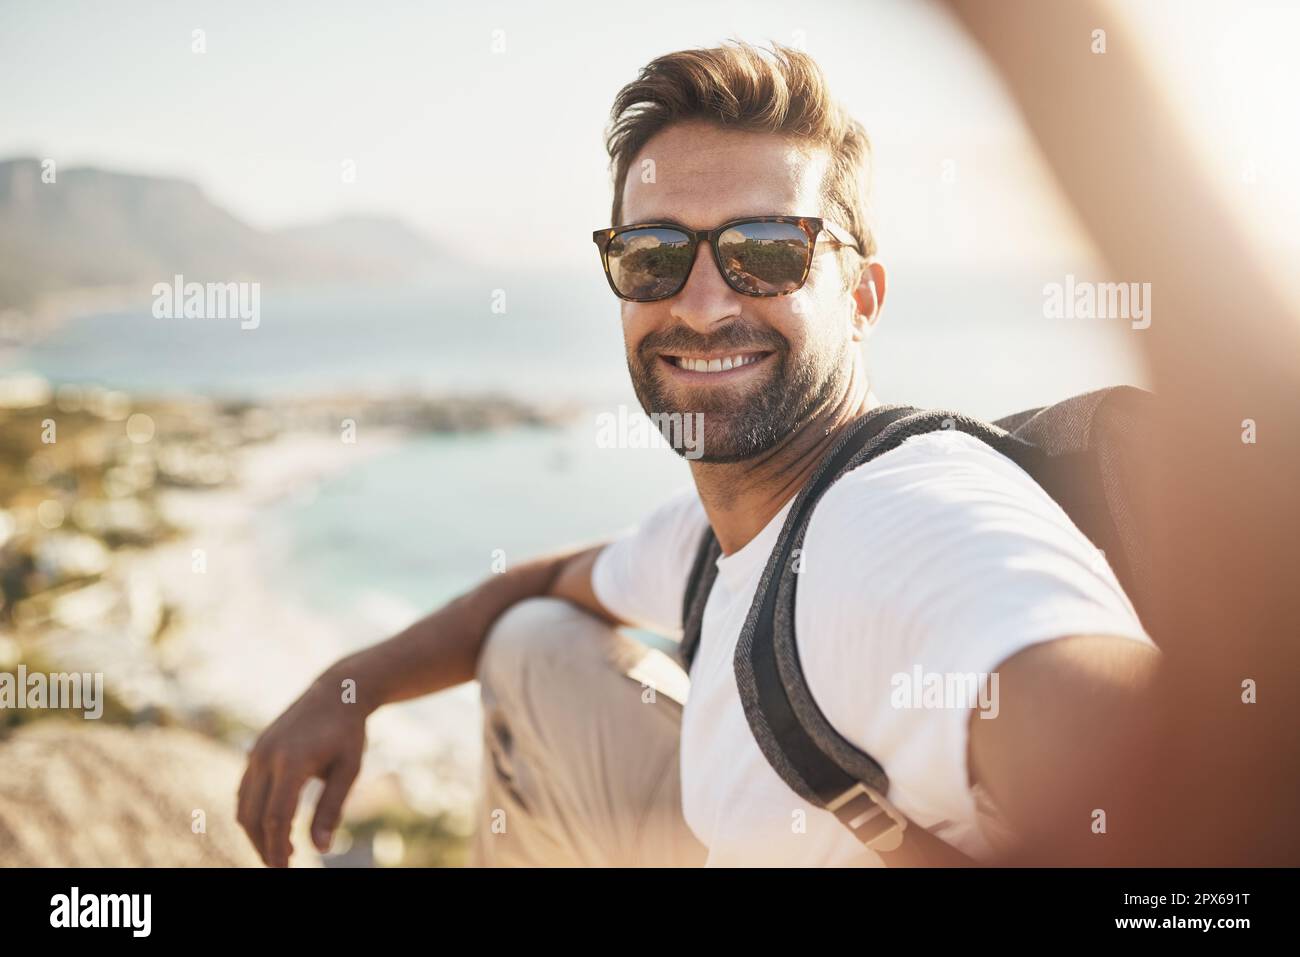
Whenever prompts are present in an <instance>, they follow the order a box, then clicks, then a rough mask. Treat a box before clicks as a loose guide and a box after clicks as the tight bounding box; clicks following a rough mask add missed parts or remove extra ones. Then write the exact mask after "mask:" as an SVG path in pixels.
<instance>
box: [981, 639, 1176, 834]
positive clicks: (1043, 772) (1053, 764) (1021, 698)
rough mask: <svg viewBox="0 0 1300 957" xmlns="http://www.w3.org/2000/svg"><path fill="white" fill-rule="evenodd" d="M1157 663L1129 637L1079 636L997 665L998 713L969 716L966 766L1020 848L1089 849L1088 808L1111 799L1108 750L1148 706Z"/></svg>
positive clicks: (1111, 753)
mask: <svg viewBox="0 0 1300 957" xmlns="http://www.w3.org/2000/svg"><path fill="white" fill-rule="evenodd" d="M1159 663H1160V653H1159V652H1158V651H1156V649H1155V648H1153V647H1151V646H1150V645H1147V644H1143V643H1141V642H1138V641H1134V640H1132V639H1130V638H1120V637H1110V636H1103V635H1077V636H1074V637H1070V638H1061V639H1058V640H1055V641H1048V642H1043V643H1041V644H1037V645H1033V646H1031V647H1029V648H1026V649H1024V650H1023V651H1020V652H1018V653H1016V654H1015V655H1013V656H1012V657H1011V658H1009V659H1008V660H1006V661H1004V662H1003V663H1002V664H1001V665H999V666H998V668H997V669H996V670H997V673H998V677H999V695H998V697H999V701H998V709H997V712H996V717H994V718H992V719H986V718H982V717H980V714H979V713H978V712H973V713H972V715H971V718H970V738H969V770H970V775H971V778H972V779H973V780H974V781H977V782H979V783H981V784H983V786H984V787H985V789H986V790H987V791H988V793H989V795H990V796H991V797H992V798H993V801H994V803H995V804H996V805H997V806H998V808H999V810H1000V811H1001V812H1002V814H1003V815H1004V817H1005V820H1006V823H1007V824H1008V825H1009V826H1010V827H1011V828H1012V830H1013V831H1014V832H1015V834H1016V836H1017V838H1018V839H1019V840H1020V841H1021V842H1022V843H1023V844H1024V845H1025V846H1033V845H1034V844H1035V843H1036V842H1038V841H1040V840H1042V839H1045V838H1048V839H1051V840H1052V841H1053V843H1054V844H1055V845H1059V844H1060V843H1061V842H1062V841H1063V840H1064V841H1068V842H1069V843H1070V844H1075V845H1078V846H1081V847H1086V846H1089V843H1088V839H1089V838H1092V837H1093V836H1094V834H1095V833H1098V832H1094V831H1093V830H1092V826H1093V825H1094V823H1095V821H1096V817H1095V812H1096V811H1098V810H1101V811H1105V810H1106V809H1107V806H1108V805H1109V804H1112V803H1113V802H1111V801H1110V800H1108V798H1109V797H1110V796H1111V795H1113V794H1114V789H1115V787H1116V785H1117V782H1115V781H1114V780H1113V777H1112V775H1113V772H1112V770H1111V768H1112V767H1113V761H1114V757H1115V750H1116V749H1118V748H1122V747H1123V746H1124V745H1125V744H1126V743H1127V741H1128V740H1129V739H1130V738H1131V735H1132V729H1133V728H1134V727H1136V726H1137V724H1138V721H1139V718H1140V716H1141V715H1142V714H1143V713H1144V712H1146V711H1148V710H1150V708H1151V697H1152V694H1153V687H1152V685H1153V682H1154V680H1155V677H1156V670H1157V667H1158V666H1159ZM1080 780H1082V781H1085V782H1088V786H1087V787H1086V788H1085V789H1082V790H1081V789H1079V788H1078V787H1076V786H1075V785H1076V784H1077V782H1078V781H1080ZM1119 783H1120V784H1122V782H1119ZM1071 835H1077V837H1075V838H1074V839H1071ZM1093 843H1094V844H1095V843H1096V842H1095V841H1093Z"/></svg>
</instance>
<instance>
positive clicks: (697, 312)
mask: <svg viewBox="0 0 1300 957" xmlns="http://www.w3.org/2000/svg"><path fill="white" fill-rule="evenodd" d="M740 299H741V297H740V293H738V292H736V291H735V290H734V289H732V288H731V287H730V286H728V285H727V281H726V280H725V279H723V278H722V273H720V272H719V271H718V263H717V260H716V259H714V257H713V249H712V248H711V247H710V246H709V244H708V243H700V245H699V247H698V248H697V249H696V250H695V263H694V265H693V266H692V267H691V274H690V276H688V277H687V279H686V285H685V286H683V287H682V289H681V291H680V292H679V293H677V295H675V296H673V297H672V299H670V300H669V301H668V302H669V311H670V312H671V314H672V316H673V318H674V319H677V320H678V321H679V322H682V323H684V324H685V325H687V326H690V327H691V328H692V329H694V330H695V331H696V332H699V333H703V334H707V333H709V332H711V331H712V330H713V327H714V326H716V325H717V324H718V323H720V322H725V321H726V320H728V319H732V318H735V317H736V316H739V315H740V308H741V302H740Z"/></svg>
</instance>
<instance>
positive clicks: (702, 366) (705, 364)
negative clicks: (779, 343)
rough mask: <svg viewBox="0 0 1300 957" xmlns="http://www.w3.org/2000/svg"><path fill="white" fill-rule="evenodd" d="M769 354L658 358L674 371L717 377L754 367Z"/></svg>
mask: <svg viewBox="0 0 1300 957" xmlns="http://www.w3.org/2000/svg"><path fill="white" fill-rule="evenodd" d="M771 354H772V353H770V352H736V353H732V354H730V355H714V356H670V355H663V354H660V356H659V358H660V359H662V360H663V361H664V362H666V363H667V364H668V365H670V366H672V367H673V368H674V369H680V370H682V371H684V372H692V373H703V374H705V375H719V374H721V373H725V372H734V371H736V370H737V369H744V368H746V367H747V366H752V365H756V364H757V363H759V362H761V361H763V360H764V359H766V358H767V357H768V356H770V355H771Z"/></svg>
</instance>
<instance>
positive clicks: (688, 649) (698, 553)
mask: <svg viewBox="0 0 1300 957" xmlns="http://www.w3.org/2000/svg"><path fill="white" fill-rule="evenodd" d="M915 411H916V410H915V409H914V408H913V407H912V406H907V405H889V406H878V407H877V408H875V409H873V410H871V411H870V412H868V413H867V414H866V415H865V416H863V417H862V418H861V419H859V420H858V421H857V422H856V423H854V427H855V428H857V429H859V430H862V431H863V432H864V433H865V434H864V435H863V438H864V439H865V438H869V437H870V436H874V435H877V434H879V433H880V432H882V431H884V429H885V428H887V427H888V426H889V425H890V424H891V423H893V422H894V421H896V420H897V419H899V418H901V417H902V416H904V415H906V414H908V413H911V412H915ZM721 557H722V546H721V545H719V544H718V539H717V536H716V535H714V534H713V529H712V528H710V527H709V526H708V525H705V526H704V531H703V532H702V533H701V534H700V540H699V544H698V545H696V547H695V558H694V560H693V561H692V562H691V569H690V572H689V573H688V574H687V576H686V591H685V593H684V594H683V596H682V640H681V643H680V644H679V645H678V648H677V655H678V658H679V659H680V660H681V664H682V667H683V668H684V669H685V670H686V672H687V673H688V674H689V673H690V670H691V662H693V661H694V660H695V653H696V651H698V650H699V646H700V636H701V631H702V629H703V624H704V606H705V605H707V604H708V601H709V592H710V591H712V590H713V581H714V579H716V578H717V577H718V565H717V562H718V559H719V558H721Z"/></svg>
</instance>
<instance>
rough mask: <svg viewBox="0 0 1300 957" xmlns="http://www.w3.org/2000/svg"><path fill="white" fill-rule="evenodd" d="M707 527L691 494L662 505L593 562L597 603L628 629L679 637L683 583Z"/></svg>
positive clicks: (693, 494) (697, 503) (696, 500)
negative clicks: (624, 623)
mask: <svg viewBox="0 0 1300 957" xmlns="http://www.w3.org/2000/svg"><path fill="white" fill-rule="evenodd" d="M707 524H708V519H707V518H706V516H705V514H704V506H703V505H702V504H701V503H700V499H699V496H698V494H696V492H695V490H694V489H690V490H687V491H684V492H682V493H680V494H679V495H677V496H675V497H674V498H672V499H670V500H669V501H667V502H665V503H664V504H663V505H661V506H660V507H659V508H658V509H656V510H655V511H654V512H652V513H651V514H650V515H649V516H648V517H647V518H646V520H645V521H643V522H642V523H641V524H640V525H639V526H638V527H637V528H635V529H632V530H630V531H628V532H627V533H625V534H623V535H621V536H620V537H618V538H617V539H615V540H614V541H613V542H611V543H610V544H609V545H607V546H605V548H604V549H602V550H601V553H600V554H599V555H598V556H597V557H596V563H595V565H594V566H593V568H592V573H591V585H592V590H593V591H594V592H595V593H596V598H597V600H598V601H600V603H601V604H602V605H604V606H605V608H607V609H608V610H609V611H611V612H612V613H613V614H615V615H616V616H618V617H619V618H620V619H622V620H623V621H625V622H627V623H628V624H631V625H635V626H636V627H638V628H644V629H646V630H647V631H653V632H655V633H657V634H661V635H665V636H667V637H669V638H680V637H681V633H682V620H681V618H682V600H683V598H684V597H685V593H686V578H687V576H688V575H689V574H690V569H691V563H692V562H693V561H694V559H695V551H696V549H697V548H698V547H699V543H700V536H701V535H702V534H703V533H704V529H705V527H706V526H707Z"/></svg>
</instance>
